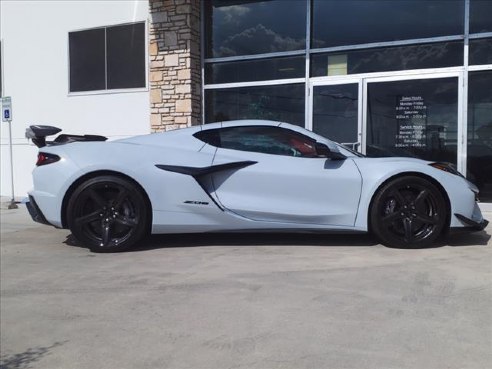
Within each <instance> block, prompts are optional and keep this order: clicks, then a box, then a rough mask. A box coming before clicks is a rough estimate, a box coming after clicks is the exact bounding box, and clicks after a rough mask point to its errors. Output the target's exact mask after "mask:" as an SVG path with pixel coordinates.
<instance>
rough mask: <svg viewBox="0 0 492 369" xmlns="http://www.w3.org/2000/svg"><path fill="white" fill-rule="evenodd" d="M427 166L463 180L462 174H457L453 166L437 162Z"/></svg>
mask: <svg viewBox="0 0 492 369" xmlns="http://www.w3.org/2000/svg"><path fill="white" fill-rule="evenodd" d="M429 165H430V166H431V167H434V168H436V169H440V170H444V171H445V172H448V173H451V174H454V175H457V176H460V177H461V178H465V177H464V176H463V174H461V173H460V172H458V170H457V169H456V167H455V166H454V164H451V163H441V162H437V163H430V164H429Z"/></svg>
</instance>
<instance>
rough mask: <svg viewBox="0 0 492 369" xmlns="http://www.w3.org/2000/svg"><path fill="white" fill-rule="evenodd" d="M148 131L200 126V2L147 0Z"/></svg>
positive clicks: (192, 0)
mask: <svg viewBox="0 0 492 369" xmlns="http://www.w3.org/2000/svg"><path fill="white" fill-rule="evenodd" d="M149 7H150V19H149V57H150V71H149V81H150V111H151V116H150V124H151V129H152V132H159V131H168V130H172V129H177V128H183V127H188V126H191V125H196V124H200V123H201V92H202V89H201V64H200V0H160V1H159V0H149Z"/></svg>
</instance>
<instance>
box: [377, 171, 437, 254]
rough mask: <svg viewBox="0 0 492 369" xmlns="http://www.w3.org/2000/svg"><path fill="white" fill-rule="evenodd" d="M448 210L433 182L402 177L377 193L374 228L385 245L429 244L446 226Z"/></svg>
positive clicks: (410, 246) (426, 245)
mask: <svg viewBox="0 0 492 369" xmlns="http://www.w3.org/2000/svg"><path fill="white" fill-rule="evenodd" d="M446 212H447V206H446V201H445V199H444V197H443V195H442V194H441V192H440V191H439V189H438V188H437V187H436V186H435V185H434V184H432V183H431V182H429V181H428V180H426V179H424V178H421V177H416V176H406V177H400V178H396V179H394V180H392V181H390V182H389V183H387V184H386V185H384V186H383V187H382V188H381V189H380V190H379V191H378V192H377V194H376V195H375V197H374V200H373V204H372V207H371V210H370V222H371V229H372V231H373V232H374V234H375V235H376V236H377V237H378V238H379V239H380V241H381V242H382V243H383V244H384V245H386V246H390V247H401V248H421V247H428V246H430V245H432V243H433V242H435V241H436V239H437V238H438V237H439V236H440V234H441V233H442V231H443V229H444V228H445V224H446V219H447V214H446Z"/></svg>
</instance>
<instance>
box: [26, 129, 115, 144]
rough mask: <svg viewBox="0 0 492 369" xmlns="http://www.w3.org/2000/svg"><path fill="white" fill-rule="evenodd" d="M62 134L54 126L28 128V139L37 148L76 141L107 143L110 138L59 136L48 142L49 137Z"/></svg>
mask: <svg viewBox="0 0 492 369" xmlns="http://www.w3.org/2000/svg"><path fill="white" fill-rule="evenodd" d="M58 132H61V129H60V128H57V127H52V126H41V125H32V126H29V128H26V138H30V139H31V140H32V142H33V144H35V145H36V146H37V147H44V146H54V145H63V144H67V143H70V142H76V141H106V140H107V139H108V138H107V137H104V136H97V135H71V134H61V135H58V136H57V137H56V138H55V139H54V140H53V141H46V137H47V136H52V135H56V134H57V133H58Z"/></svg>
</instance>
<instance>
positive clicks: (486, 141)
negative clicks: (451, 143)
mask: <svg viewBox="0 0 492 369" xmlns="http://www.w3.org/2000/svg"><path fill="white" fill-rule="evenodd" d="M490 86H492V71H483V72H472V73H470V74H469V79H468V87H469V89H468V150H467V177H468V179H470V180H471V181H472V182H474V183H475V184H476V185H477V186H478V188H479V190H480V194H479V198H480V200H482V201H485V202H492V89H491V87H490Z"/></svg>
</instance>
